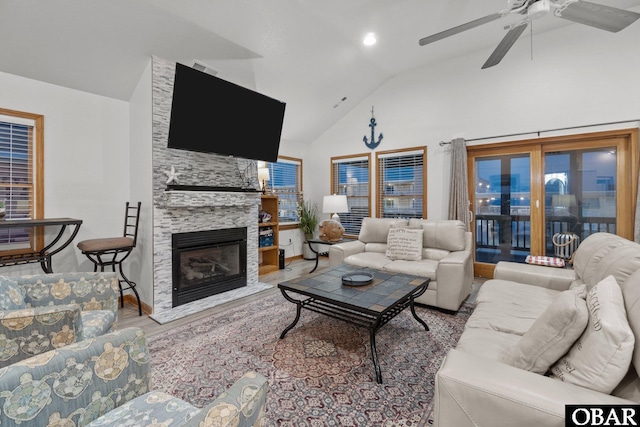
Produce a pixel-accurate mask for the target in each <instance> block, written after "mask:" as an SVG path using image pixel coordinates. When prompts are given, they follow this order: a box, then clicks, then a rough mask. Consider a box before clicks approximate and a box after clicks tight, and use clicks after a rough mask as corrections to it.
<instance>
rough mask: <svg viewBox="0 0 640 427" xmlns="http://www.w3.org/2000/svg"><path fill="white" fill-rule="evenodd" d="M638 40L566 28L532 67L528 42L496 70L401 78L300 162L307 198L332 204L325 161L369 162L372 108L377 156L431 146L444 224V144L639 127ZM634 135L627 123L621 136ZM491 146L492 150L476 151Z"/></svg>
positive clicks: (434, 69) (436, 211)
mask: <svg viewBox="0 0 640 427" xmlns="http://www.w3.org/2000/svg"><path fill="white" fill-rule="evenodd" d="M638 40H640V25H632V26H630V27H628V28H627V29H625V30H624V31H622V32H620V33H617V34H611V33H607V32H605V31H601V30H597V29H593V28H589V27H586V26H582V25H569V26H567V27H564V28H562V29H559V30H556V31H553V32H548V33H546V34H542V35H535V36H534V48H533V60H531V59H530V57H531V51H530V39H529V37H528V35H525V37H524V38H523V39H521V40H519V41H518V43H516V45H515V46H514V47H513V49H512V50H511V51H510V52H509V53H508V54H507V56H506V57H505V58H504V59H503V61H502V62H501V63H500V64H498V65H497V66H495V67H493V68H489V69H486V70H481V69H480V67H481V65H482V64H483V63H484V61H485V60H486V58H487V57H488V56H489V54H490V53H491V52H490V51H486V52H480V53H474V54H472V55H467V56H464V57H459V58H456V59H454V60H452V61H449V62H446V63H442V64H438V65H431V66H428V67H424V68H420V69H416V70H412V71H410V72H407V73H404V74H401V75H398V76H396V77H394V78H393V79H391V80H389V81H388V82H387V83H386V84H384V85H383V86H382V87H380V88H379V89H378V90H377V91H376V92H374V93H373V94H372V95H371V96H369V97H368V98H367V99H366V100H364V101H363V102H362V103H361V104H360V105H358V106H357V107H355V108H354V109H353V110H352V111H351V112H350V113H349V114H347V115H346V116H345V117H344V118H343V119H341V120H340V121H339V122H338V123H336V124H335V125H334V126H333V127H332V128H330V129H328V130H327V131H326V132H325V133H324V134H323V135H322V136H321V137H320V138H318V139H317V140H316V141H315V142H314V143H313V144H312V145H311V146H310V148H309V149H308V150H307V151H306V152H305V156H304V189H305V196H309V197H310V198H311V199H312V200H315V201H317V202H318V203H321V200H322V196H323V195H325V194H329V185H330V178H329V173H330V169H329V164H330V158H331V156H340V155H351V154H356V153H367V152H371V153H372V162H373V161H374V160H375V154H374V152H373V151H371V150H369V149H368V148H367V147H366V146H365V145H364V143H363V142H362V137H363V136H364V135H367V136H368V137H369V135H370V129H369V127H368V125H369V119H370V118H371V113H370V111H371V106H372V105H373V106H375V115H376V119H377V123H378V126H377V127H376V135H377V134H378V132H382V133H383V134H384V139H383V141H382V143H381V144H380V145H379V146H378V148H377V150H391V149H396V148H403V147H413V146H423V145H426V146H427V156H428V166H427V167H428V178H427V179H428V217H429V218H433V219H441V218H447V210H448V201H449V197H448V191H449V184H448V182H449V162H450V158H449V154H448V152H447V149H446V147H444V148H443V147H440V146H439V145H438V143H439V142H440V141H449V140H451V139H452V138H454V137H464V138H466V139H471V138H483V137H489V136H494V135H504V134H513V133H520V132H530V131H537V130H545V129H556V128H562V127H569V126H583V125H590V124H597V123H604V122H610V121H620V120H631V119H634V120H637V119H639V118H640V102H639V100H640V84H638V76H640V50H638V48H637V42H638ZM496 43H497V41H496ZM637 126H638V123H637V122H632V123H630V124H627V125H619V126H618V127H620V128H626V127H637ZM608 128H611V127H608ZM595 130H599V129H598V128H584V129H578V130H572V131H566V132H563V133H565V134H566V133H583V132H591V131H595ZM556 134H557V133H556ZM535 136H536V135H535V134H532V135H527V136H523V137H518V138H511V140H515V139H528V138H533V137H535ZM542 136H550V134H543V135H542ZM488 142H493V141H491V140H488V141H487V140H485V141H481V142H479V143H488ZM469 144H474V143H472V142H471V143H469ZM282 154H286V153H282ZM372 180H375V178H374V177H373V178H372ZM372 182H375V181H372ZM373 200H374V201H375V188H374V193H373ZM373 212H375V205H374V207H373Z"/></svg>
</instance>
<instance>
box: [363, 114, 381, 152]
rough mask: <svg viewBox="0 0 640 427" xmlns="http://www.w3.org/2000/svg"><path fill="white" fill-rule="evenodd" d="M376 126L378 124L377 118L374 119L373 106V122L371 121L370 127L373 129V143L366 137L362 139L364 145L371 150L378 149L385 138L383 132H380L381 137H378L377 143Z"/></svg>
mask: <svg viewBox="0 0 640 427" xmlns="http://www.w3.org/2000/svg"><path fill="white" fill-rule="evenodd" d="M376 125H377V123H376V118H375V117H373V105H372V106H371V120H369V127H370V128H371V142H369V140H368V139H367V136H366V135H365V136H364V138H362V140H363V141H364V145H366V146H367V147H369V148H371V149H372V150H373V149H374V148H376V147H377V146H378V145H380V142H381V141H382V138H383V136H382V132H380V135H378V140H377V141H376V137H375V129H376Z"/></svg>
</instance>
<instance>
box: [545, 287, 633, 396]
mask: <svg viewBox="0 0 640 427" xmlns="http://www.w3.org/2000/svg"><path fill="white" fill-rule="evenodd" d="M586 300H587V307H588V309H589V323H588V324H587V327H586V329H585V331H584V332H583V333H582V335H581V336H580V338H579V339H578V341H576V343H575V344H574V345H573V347H571V350H569V352H568V353H567V354H566V355H565V356H564V357H562V358H561V359H560V360H559V361H558V362H557V363H556V364H555V365H554V366H553V367H552V368H551V374H552V375H551V376H552V377H554V378H557V379H560V380H562V381H566V382H568V383H572V384H576V385H579V386H582V387H586V388H590V389H592V390H596V391H599V392H602V393H605V394H610V393H611V391H613V389H614V388H615V387H616V386H617V385H618V384H619V383H620V381H622V378H624V376H625V374H626V373H627V370H628V369H629V365H630V364H631V357H632V355H633V346H634V344H635V338H634V336H633V332H632V331H631V328H630V327H629V322H628V321H627V312H626V310H625V308H624V299H623V296H622V290H621V289H620V286H619V285H618V283H617V282H616V279H615V278H614V277H613V276H607V277H606V278H604V279H602V280H601V281H600V282H598V284H596V285H595V286H594V287H593V288H591V290H590V291H589V292H588V293H587V298H586Z"/></svg>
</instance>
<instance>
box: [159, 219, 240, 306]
mask: <svg viewBox="0 0 640 427" xmlns="http://www.w3.org/2000/svg"><path fill="white" fill-rule="evenodd" d="M171 242H172V255H173V257H172V261H173V265H172V269H173V307H177V306H179V305H182V304H186V303H189V302H192V301H196V300H199V299H202V298H206V297H209V296H211V295H216V294H219V293H222V292H227V291H230V290H233V289H237V288H241V287H243V286H247V229H246V227H244V228H225V229H221V230H206V231H195V232H189V233H175V234H172V236H171Z"/></svg>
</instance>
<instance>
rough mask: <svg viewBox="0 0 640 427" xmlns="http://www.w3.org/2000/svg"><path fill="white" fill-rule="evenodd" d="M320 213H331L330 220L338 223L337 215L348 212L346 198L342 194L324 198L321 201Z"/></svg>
mask: <svg viewBox="0 0 640 427" xmlns="http://www.w3.org/2000/svg"><path fill="white" fill-rule="evenodd" d="M322 212H323V213H332V214H333V216H332V218H333V219H335V220H336V221H338V222H340V217H339V216H338V214H339V213H345V212H349V204H348V203H347V196H345V195H344V194H334V195H332V196H324V198H323V199H322Z"/></svg>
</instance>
